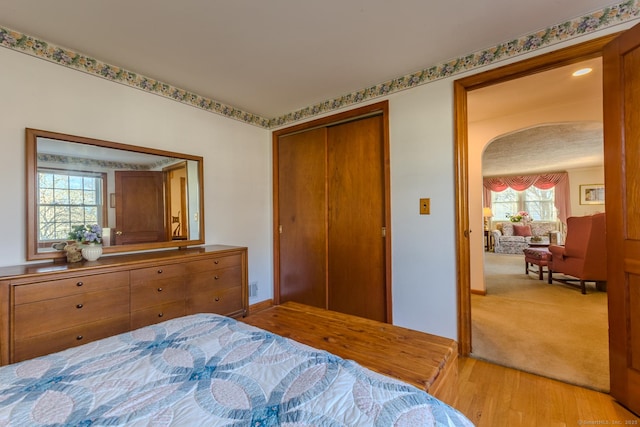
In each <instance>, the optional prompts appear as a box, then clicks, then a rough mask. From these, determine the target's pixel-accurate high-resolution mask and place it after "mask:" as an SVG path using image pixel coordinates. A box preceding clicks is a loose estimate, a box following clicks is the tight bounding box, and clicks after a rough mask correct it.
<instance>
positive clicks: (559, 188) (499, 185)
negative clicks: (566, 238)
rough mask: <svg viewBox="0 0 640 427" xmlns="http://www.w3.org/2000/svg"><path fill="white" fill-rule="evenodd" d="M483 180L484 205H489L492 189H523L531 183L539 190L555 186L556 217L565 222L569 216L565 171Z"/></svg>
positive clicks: (569, 204) (569, 201)
mask: <svg viewBox="0 0 640 427" xmlns="http://www.w3.org/2000/svg"><path fill="white" fill-rule="evenodd" d="M483 181H484V182H483V183H484V200H485V206H486V207H489V208H490V207H491V192H492V191H496V192H500V191H504V190H506V189H507V188H513V189H514V190H516V191H524V190H526V189H527V188H529V187H531V186H532V185H533V186H534V187H536V188H539V189H541V190H548V189H550V188H553V187H555V188H556V189H555V200H554V202H553V204H554V206H555V207H556V209H558V218H559V219H560V221H561V222H562V223H563V224H566V223H567V218H568V217H569V216H571V198H570V197H571V195H570V193H569V174H567V173H566V172H557V173H547V174H542V175H514V176H505V177H494V178H484V180H483Z"/></svg>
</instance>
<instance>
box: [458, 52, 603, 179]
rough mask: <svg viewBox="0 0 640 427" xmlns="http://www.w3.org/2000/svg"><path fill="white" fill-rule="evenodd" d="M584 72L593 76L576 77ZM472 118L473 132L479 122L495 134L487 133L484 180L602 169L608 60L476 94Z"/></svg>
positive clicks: (472, 96) (471, 105)
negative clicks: (604, 65)
mask: <svg viewBox="0 0 640 427" xmlns="http://www.w3.org/2000/svg"><path fill="white" fill-rule="evenodd" d="M581 68H591V69H592V72H591V73H589V74H587V75H583V76H579V77H574V76H572V73H573V72H574V71H575V70H578V69H581ZM523 117H525V119H523ZM468 120H469V124H470V126H469V132H470V133H472V132H473V131H474V129H477V127H478V126H474V125H476V124H484V128H485V129H489V130H490V131H489V132H485V133H483V138H484V139H483V142H487V141H491V143H490V144H489V145H488V146H487V147H486V149H485V152H484V154H483V157H482V173H483V175H484V176H500V175H516V174H524V173H538V172H549V171H560V170H566V169H574V168H586V167H594V166H602V165H603V164H604V151H603V142H604V137H603V128H602V60H601V59H600V58H593V59H589V60H586V61H582V62H579V63H576V64H572V65H568V66H564V67H558V68H555V69H553V70H549V71H545V72H541V73H537V74H533V75H530V76H527V77H522V78H519V79H515V80H511V81H508V82H504V83H500V84H497V85H493V86H489V87H485V88H482V89H478V90H475V91H471V92H469V95H468ZM523 123H526V125H524V126H523ZM470 139H474V138H473V135H470Z"/></svg>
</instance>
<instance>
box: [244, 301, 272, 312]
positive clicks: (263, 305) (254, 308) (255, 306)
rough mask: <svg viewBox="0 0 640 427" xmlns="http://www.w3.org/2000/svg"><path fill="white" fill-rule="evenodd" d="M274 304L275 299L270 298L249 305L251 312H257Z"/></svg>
mask: <svg viewBox="0 0 640 427" xmlns="http://www.w3.org/2000/svg"><path fill="white" fill-rule="evenodd" d="M272 305H273V300H272V299H268V300H264V301H260V302H257V303H255V304H252V305H250V306H249V314H253V313H257V312H259V311H262V310H266V309H267V308H269V307H271V306H272Z"/></svg>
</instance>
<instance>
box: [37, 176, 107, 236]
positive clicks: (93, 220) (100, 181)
mask: <svg viewBox="0 0 640 427" xmlns="http://www.w3.org/2000/svg"><path fill="white" fill-rule="evenodd" d="M37 183H38V188H37V193H38V194H37V197H38V203H39V208H38V247H41V248H45V247H50V246H51V245H52V244H53V243H55V242H60V241H64V240H67V239H68V236H69V232H70V231H71V227H72V226H74V225H84V224H100V225H102V224H103V218H104V209H105V205H106V203H105V194H106V192H105V185H106V177H105V174H103V173H91V172H83V171H74V170H57V169H53V168H51V169H49V168H38V180H37Z"/></svg>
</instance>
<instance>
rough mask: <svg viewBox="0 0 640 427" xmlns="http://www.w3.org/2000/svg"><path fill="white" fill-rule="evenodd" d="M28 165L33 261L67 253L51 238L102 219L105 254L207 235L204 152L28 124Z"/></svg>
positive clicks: (179, 244)
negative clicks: (169, 174) (171, 174)
mask: <svg viewBox="0 0 640 427" xmlns="http://www.w3.org/2000/svg"><path fill="white" fill-rule="evenodd" d="M26 170H27V186H26V187H27V239H26V240H27V260H29V261H31V260H36V259H51V258H60V259H63V258H64V256H65V255H64V252H63V251H60V250H57V249H56V248H55V247H53V246H52V245H53V244H54V243H58V242H61V241H65V240H67V239H68V233H69V230H70V229H71V227H73V226H74V225H81V224H85V225H86V224H93V223H97V224H99V225H101V226H102V228H103V237H104V240H103V246H104V249H103V250H104V252H105V253H106V254H110V253H116V252H125V251H129V250H131V251H141V250H150V249H164V248H178V247H184V246H191V245H196V244H202V243H204V237H203V236H204V222H203V221H202V219H203V215H202V214H203V209H204V204H203V198H202V193H203V186H202V177H203V159H202V157H200V156H193V155H189V154H182V153H174V152H169V151H164V150H157V149H153V148H146V147H137V146H133V145H126V144H121V143H117V142H109V141H102V140H97V139H91V138H86V137H81V136H74V135H66V134H60V133H56V132H49V131H44V130H37V129H26ZM167 170H175V173H174V175H175V176H176V177H177V178H176V179H177V181H176V183H177V184H175V185H174V186H173V188H172V189H169V188H168V186H169V181H168V180H167V177H166V171H167ZM151 176H153V179H151V178H150V177H151ZM123 177H126V178H129V181H130V182H128V184H127V186H126V188H124V187H123V185H120V186H119V184H122V179H120V180H119V179H118V178H123ZM132 180H133V181H135V182H136V183H137V184H136V185H135V186H133V187H132V185H130V184H131V182H133V181H132ZM140 189H141V190H140ZM125 190H126V191H125ZM134 190H139V191H138V193H136V192H135V191H134ZM169 191H171V192H172V196H171V198H167V197H168V196H167V195H168V193H169ZM174 200H175V202H174ZM169 201H171V203H176V204H175V206H170V205H169V203H168V202H169ZM152 213H153V214H152ZM172 216H175V217H177V218H178V220H177V222H176V223H175V225H174V226H173V227H172V228H169V225H171V224H168V223H169V220H171V219H173V218H171V217H172ZM150 223H152V225H153V227H150V226H149V224H150ZM178 225H179V228H178V229H176V227H177V226H178ZM174 231H175V234H174Z"/></svg>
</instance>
